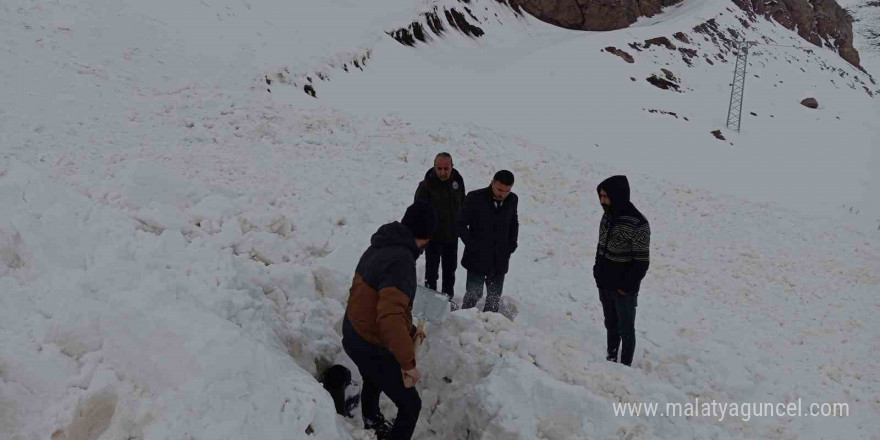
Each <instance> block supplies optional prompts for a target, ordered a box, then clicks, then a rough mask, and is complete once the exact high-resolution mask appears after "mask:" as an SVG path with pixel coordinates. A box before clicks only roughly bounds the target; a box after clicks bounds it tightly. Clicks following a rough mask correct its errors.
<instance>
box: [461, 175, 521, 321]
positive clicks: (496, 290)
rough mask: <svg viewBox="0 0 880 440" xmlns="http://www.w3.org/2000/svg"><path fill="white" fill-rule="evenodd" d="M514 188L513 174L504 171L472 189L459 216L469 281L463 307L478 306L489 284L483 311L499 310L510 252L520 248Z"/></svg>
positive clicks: (464, 264) (462, 262)
mask: <svg viewBox="0 0 880 440" xmlns="http://www.w3.org/2000/svg"><path fill="white" fill-rule="evenodd" d="M512 188H513V173H511V172H510V171H507V170H501V171H499V172H497V173H495V177H494V178H493V179H492V183H491V184H490V185H489V186H488V187H487V188H483V189H479V190H476V191H471V192H470V193H469V194H468V195H467V198H465V201H464V205H463V206H462V208H461V213H460V214H459V216H458V235H459V236H460V237H461V241H463V242H464V257H463V258H462V259H461V265H462V266H464V268H465V269H467V271H468V272H467V284H466V288H465V290H466V292H465V295H464V301H463V302H462V305H461V306H462V308H464V309H467V308H471V307H474V306H476V305H477V301H479V299H480V298H481V297H482V296H483V284H485V285H486V292H487V294H486V306H485V307H484V309H483V311H485V312H497V311H498V306H499V304H500V302H501V292H502V289H503V288H504V275H505V274H507V269H508V263H509V262H510V255H511V254H513V252H514V251H516V247H517V238H518V236H519V218H518V216H517V203H518V198H517V196H516V194H514V193H512V192H511V191H510V190H511V189H512Z"/></svg>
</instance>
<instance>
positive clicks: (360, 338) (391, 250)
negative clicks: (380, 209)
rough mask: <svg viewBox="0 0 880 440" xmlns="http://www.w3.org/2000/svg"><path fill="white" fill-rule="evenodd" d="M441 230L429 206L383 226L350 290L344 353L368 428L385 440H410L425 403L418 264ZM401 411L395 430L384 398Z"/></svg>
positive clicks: (416, 205) (411, 209)
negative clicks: (419, 364) (415, 312)
mask: <svg viewBox="0 0 880 440" xmlns="http://www.w3.org/2000/svg"><path fill="white" fill-rule="evenodd" d="M436 227H437V213H436V211H435V210H434V208H433V207H432V206H431V205H430V204H427V203H424V202H416V203H413V204H412V205H411V206H410V207H409V208H407V210H406V214H404V216H403V219H402V220H401V221H400V222H392V223H388V224H386V225H383V226H381V227H380V228H379V230H378V231H376V233H375V234H373V236H372V238H371V239H370V247H369V248H367V250H366V252H364V254H363V255H362V256H361V259H360V261H359V262H358V265H357V268H356V269H355V274H354V279H353V281H352V285H351V289H350V290H349V297H348V305H347V307H346V309H345V318H344V320H343V323H342V348H343V349H344V350H345V353H346V354H347V355H348V356H349V357H350V358H351V360H352V361H354V363H355V365H357V368H358V371H360V373H361V377H362V378H363V387H362V388H361V411H362V414H363V418H364V428H366V429H372V430H375V432H376V436H377V438H379V439H380V440H385V439H394V440H409V439H410V438H411V437H412V433H413V431H414V430H415V427H416V422H417V421H418V419H419V412H420V411H421V408H422V401H421V398H420V397H419V393H418V392H417V391H416V389H415V388H414V387H415V384H416V383H418V382H419V380H420V379H421V374H420V373H419V370H418V368H416V355H415V348H414V346H413V343H414V342H415V339H416V338H417V337H418V336H420V335H419V334H418V332H417V329H416V327H415V326H413V324H412V305H413V299H414V298H415V294H416V258H418V256H419V254H420V253H421V251H422V249H424V248H425V246H426V245H427V244H428V242H429V241H430V239H431V236H432V235H433V233H434V230H435V229H436ZM380 393H385V395H386V396H388V398H389V399H391V401H392V402H394V404H395V405H396V406H397V418H396V419H395V420H394V423H393V425H392V424H391V423H389V422H387V421H386V420H385V417H384V416H383V415H382V413H381V412H380V411H379V394H380Z"/></svg>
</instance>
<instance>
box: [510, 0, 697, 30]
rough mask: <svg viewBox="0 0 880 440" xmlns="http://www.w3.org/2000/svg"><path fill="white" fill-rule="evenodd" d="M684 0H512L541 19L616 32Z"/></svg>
mask: <svg viewBox="0 0 880 440" xmlns="http://www.w3.org/2000/svg"><path fill="white" fill-rule="evenodd" d="M681 1H682V0H508V3H509V4H511V5H513V4H516V5H519V7H520V8H522V9H523V10H524V11H526V12H528V13H529V14H531V15H533V16H535V17H536V18H538V19H539V20H542V21H546V22H547V23H550V24H554V25H556V26H561V27H564V28H568V29H578V30H584V31H612V30H615V29H623V28H625V27H628V26H629V25H631V24H633V23H635V22H636V20H638V19H639V17H652V16H654V15H656V14H659V13H660V11H661V10H662V9H663V8H664V7H666V6H671V5H674V4H676V3H680V2H681Z"/></svg>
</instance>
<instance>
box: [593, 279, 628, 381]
mask: <svg viewBox="0 0 880 440" xmlns="http://www.w3.org/2000/svg"><path fill="white" fill-rule="evenodd" d="M636 298H637V297H636V295H633V294H631V293H630V294H626V295H621V294H619V293H617V292H616V291H614V290H604V289H599V300H600V301H602V312H603V313H604V314H605V330H606V331H607V339H608V360H614V361H616V360H617V350H618V347H619V346H620V344H621V342H623V350H622V351H621V352H620V363H621V364H624V365H632V359H633V353H635V351H636V327H635V324H636V305H637V302H636Z"/></svg>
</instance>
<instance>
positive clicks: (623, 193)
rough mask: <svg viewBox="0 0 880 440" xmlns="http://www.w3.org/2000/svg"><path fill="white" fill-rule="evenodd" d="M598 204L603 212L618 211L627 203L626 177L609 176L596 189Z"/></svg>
mask: <svg viewBox="0 0 880 440" xmlns="http://www.w3.org/2000/svg"><path fill="white" fill-rule="evenodd" d="M596 192H597V193H598V194H599V203H601V204H602V209H604V210H605V212H612V211H613V210H612V207H614V210H617V209H620V208H621V207H624V206H626V205H627V204H628V203H629V181H628V180H627V179H626V176H611V177H609V178H607V179H605V180H604V181H602V183H600V184H599V186H597V187H596Z"/></svg>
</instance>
